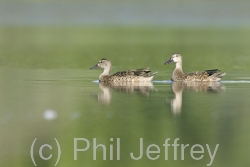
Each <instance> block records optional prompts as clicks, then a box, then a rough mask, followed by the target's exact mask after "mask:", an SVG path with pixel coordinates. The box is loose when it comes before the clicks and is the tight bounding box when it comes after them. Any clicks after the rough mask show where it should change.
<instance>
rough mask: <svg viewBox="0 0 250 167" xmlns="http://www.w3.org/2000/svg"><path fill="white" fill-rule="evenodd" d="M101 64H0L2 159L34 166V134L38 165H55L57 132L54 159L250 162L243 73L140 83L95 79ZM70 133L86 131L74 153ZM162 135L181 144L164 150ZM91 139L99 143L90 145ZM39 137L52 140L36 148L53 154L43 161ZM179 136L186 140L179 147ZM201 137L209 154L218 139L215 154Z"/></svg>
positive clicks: (94, 162)
mask: <svg viewBox="0 0 250 167" xmlns="http://www.w3.org/2000/svg"><path fill="white" fill-rule="evenodd" d="M99 72H100V71H90V72H89V71H84V70H42V69H41V70H23V69H8V68H2V69H1V70H0V73H1V79H0V87H1V89H0V92H1V93H0V124H1V126H0V132H1V137H0V148H1V150H4V151H1V153H0V159H1V161H0V164H1V166H34V164H33V163H32V159H31V157H30V149H31V145H32V142H33V141H34V140H35V138H37V139H36V141H35V144H34V148H33V149H32V150H33V155H34V161H35V163H36V164H37V165H38V166H54V165H55V163H56V161H57V156H58V154H57V153H58V149H57V148H58V146H57V144H56V141H55V138H56V139H57V141H58V143H59V144H60V148H61V156H60V160H59V161H58V164H57V166H100V165H102V166H152V165H156V166H163V165H164V166H185V167H186V166H197V167H201V166H207V164H210V165H212V166H215V167H221V166H228V167H231V166H232V167H235V166H242V167H243V166H249V164H250V161H249V158H248V156H249V153H250V146H249V139H250V136H249V134H248V127H249V125H250V123H249V116H250V113H249V106H250V105H249V99H248V98H247V97H248V95H249V93H250V89H249V88H250V81H249V80H226V81H225V80H224V81H223V82H222V83H216V84H198V83H196V84H171V82H170V81H169V80H167V79H168V78H167V77H166V80H164V81H162V80H155V81H153V82H152V83H148V84H143V85H131V84H127V85H104V84H98V83H97V82H93V81H95V80H96V79H97V76H98V73H99ZM86 73H88V75H84V74H86ZM235 76H238V77H240V76H241V74H235ZM74 138H85V141H82V140H81V141H80V140H79V141H78V142H77V148H79V149H84V148H86V151H79V152H77V160H74ZM140 138H142V139H141V140H143V141H140ZM168 138H169V144H171V145H172V144H173V143H174V140H176V139H177V138H178V139H179V140H176V141H177V142H178V144H180V146H178V147H177V149H176V150H175V149H174V147H173V146H169V147H168V150H167V151H166V150H165V147H164V146H163V144H164V143H165V140H166V139H168ZM95 140H96V141H95ZM95 142H96V145H98V144H102V146H99V147H98V148H97V149H96V150H95V149H94V148H95V146H94V144H95ZM140 142H141V145H142V146H143V150H142V152H143V155H140V154H141V153H140ZM142 142H143V143H142ZM44 144H49V145H50V146H51V148H52V149H50V148H49V147H48V146H45V147H44V148H43V149H42V155H43V156H44V157H45V158H47V157H49V156H50V155H53V156H52V158H51V159H50V160H47V161H46V160H43V159H41V158H40V154H39V150H40V149H41V146H42V145H44ZM151 144H154V145H151ZM181 144H185V145H187V144H189V146H187V147H186V148H185V151H184V152H183V154H181ZM196 144H199V146H197V147H196V148H195V149H194V150H195V151H198V153H194V154H193V156H194V157H196V158H200V160H194V158H192V155H191V154H190V150H191V148H192V146H194V145H196ZM206 144H207V145H208V146H209V148H210V150H211V154H213V153H214V151H215V148H216V146H217V145H218V148H217V151H216V152H215V154H214V156H215V157H214V159H213V160H211V156H210V154H209V151H208V148H207V145H206ZM88 145H89V148H88V149H87V147H88ZM149 145H151V146H150V147H151V148H149V150H150V151H151V153H150V154H149V155H148V156H147V154H146V151H147V148H148V146H149ZM104 146H105V147H106V148H105V149H106V151H105V150H103V148H102V147H104ZM201 147H203V151H202V148H201ZM154 151H155V152H154ZM104 152H106V160H103V158H104V157H103V154H104ZM112 153H113V154H112ZM131 153H133V154H132V155H131ZM94 155H96V157H95V156H94ZM140 156H141V157H140ZM132 157H136V158H138V160H134V159H133V158H132ZM166 157H167V159H166ZM95 158H96V160H94V159H95ZM150 158H152V159H154V158H155V159H156V160H151V159H150ZM182 158H183V159H182ZM112 159H113V160H112ZM119 159H120V160H119Z"/></svg>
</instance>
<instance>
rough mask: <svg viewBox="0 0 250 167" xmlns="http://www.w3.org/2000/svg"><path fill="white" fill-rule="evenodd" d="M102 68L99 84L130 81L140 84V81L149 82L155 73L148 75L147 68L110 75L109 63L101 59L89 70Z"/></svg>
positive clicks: (110, 66)
mask: <svg viewBox="0 0 250 167" xmlns="http://www.w3.org/2000/svg"><path fill="white" fill-rule="evenodd" d="M95 68H103V69H104V71H103V73H102V74H101V75H100V76H99V81H100V82H122V81H131V82H142V81H151V80H152V79H153V77H154V75H155V74H156V73H157V72H154V73H150V70H149V68H142V69H137V70H127V71H120V72H117V73H115V74H112V75H110V74H109V72H110V70H111V68H112V64H111V61H109V60H107V59H105V58H103V59H101V60H100V61H99V62H98V63H97V64H96V65H95V66H93V67H91V68H90V69H95Z"/></svg>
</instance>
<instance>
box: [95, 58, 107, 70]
mask: <svg viewBox="0 0 250 167" xmlns="http://www.w3.org/2000/svg"><path fill="white" fill-rule="evenodd" d="M95 68H104V69H110V68H111V61H109V60H108V59H105V58H103V59H101V60H100V61H99V62H98V63H97V64H96V65H95V66H93V67H91V68H90V69H95Z"/></svg>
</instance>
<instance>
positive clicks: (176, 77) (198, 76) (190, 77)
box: [165, 54, 226, 82]
mask: <svg viewBox="0 0 250 167" xmlns="http://www.w3.org/2000/svg"><path fill="white" fill-rule="evenodd" d="M171 62H175V63H176V66H175V69H174V71H173V74H172V77H171V80H172V81H189V82H190V81H196V82H197V81H199V82H211V81H212V82H216V81H220V80H221V78H222V77H223V76H224V75H226V73H224V72H223V73H222V72H220V70H218V69H213V70H206V71H197V72H193V73H188V74H184V73H183V71H182V56H181V55H180V54H173V55H172V56H171V58H170V59H169V60H168V61H167V62H166V63H165V64H169V63H171Z"/></svg>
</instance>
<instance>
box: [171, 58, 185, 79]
mask: <svg viewBox="0 0 250 167" xmlns="http://www.w3.org/2000/svg"><path fill="white" fill-rule="evenodd" d="M183 77H184V73H183V71H182V63H181V62H178V63H176V66H175V70H174V72H173V74H172V78H171V80H172V81H182V80H183Z"/></svg>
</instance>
